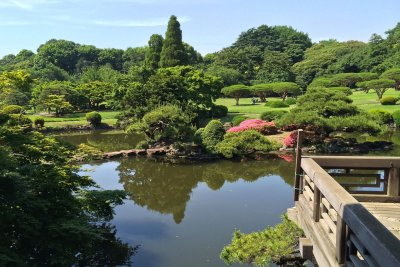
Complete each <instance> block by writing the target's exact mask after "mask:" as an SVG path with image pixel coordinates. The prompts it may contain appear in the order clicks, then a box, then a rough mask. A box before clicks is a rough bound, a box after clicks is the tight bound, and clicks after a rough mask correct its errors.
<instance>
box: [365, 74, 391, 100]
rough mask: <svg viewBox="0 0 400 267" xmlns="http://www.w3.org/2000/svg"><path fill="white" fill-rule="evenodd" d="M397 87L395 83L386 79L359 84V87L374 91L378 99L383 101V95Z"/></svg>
mask: <svg viewBox="0 0 400 267" xmlns="http://www.w3.org/2000/svg"><path fill="white" fill-rule="evenodd" d="M395 85H396V82H395V81H393V80H389V79H384V78H381V79H375V80H370V81H365V82H358V83H357V86H358V87H360V88H365V89H368V90H370V89H372V90H374V91H375V92H376V94H377V96H378V99H381V98H382V96H383V94H384V93H385V92H386V91H387V90H389V89H390V88H393V87H395Z"/></svg>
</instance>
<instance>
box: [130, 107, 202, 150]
mask: <svg viewBox="0 0 400 267" xmlns="http://www.w3.org/2000/svg"><path fill="white" fill-rule="evenodd" d="M128 132H137V133H142V134H145V135H146V139H147V141H148V142H150V143H156V142H161V143H168V144H170V143H175V142H179V141H187V140H190V139H192V137H193V132H194V131H193V127H192V126H191V118H190V116H189V115H188V114H186V113H185V112H183V111H182V109H180V108H179V107H177V106H174V105H165V106H159V107H157V108H155V109H154V110H152V111H150V112H148V113H146V114H145V115H144V116H143V118H142V120H141V121H140V122H136V123H134V124H132V125H131V126H130V127H129V128H128Z"/></svg>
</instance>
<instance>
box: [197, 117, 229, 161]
mask: <svg viewBox="0 0 400 267" xmlns="http://www.w3.org/2000/svg"><path fill="white" fill-rule="evenodd" d="M224 135H225V128H224V125H223V124H222V123H221V122H220V121H219V120H212V121H210V122H209V123H208V124H207V126H206V127H204V130H203V131H202V132H201V141H202V144H203V146H204V148H205V149H206V150H207V151H208V152H211V153H216V150H215V146H216V145H217V144H218V143H219V142H221V141H222V140H223V139H224Z"/></svg>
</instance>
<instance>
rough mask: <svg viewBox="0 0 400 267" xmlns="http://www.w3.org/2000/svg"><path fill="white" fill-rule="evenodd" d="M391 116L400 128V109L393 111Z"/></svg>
mask: <svg viewBox="0 0 400 267" xmlns="http://www.w3.org/2000/svg"><path fill="white" fill-rule="evenodd" d="M392 116H393V120H394V123H395V124H396V127H397V128H400V110H396V111H395V112H393V113H392Z"/></svg>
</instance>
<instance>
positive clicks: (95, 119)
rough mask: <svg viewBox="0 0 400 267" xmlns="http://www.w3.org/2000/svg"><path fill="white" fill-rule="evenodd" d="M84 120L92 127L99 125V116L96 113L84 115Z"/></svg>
mask: <svg viewBox="0 0 400 267" xmlns="http://www.w3.org/2000/svg"><path fill="white" fill-rule="evenodd" d="M86 120H87V121H88V122H89V123H90V124H91V125H94V126H98V125H100V124H101V115H100V113H98V112H96V111H92V112H89V113H86Z"/></svg>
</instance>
